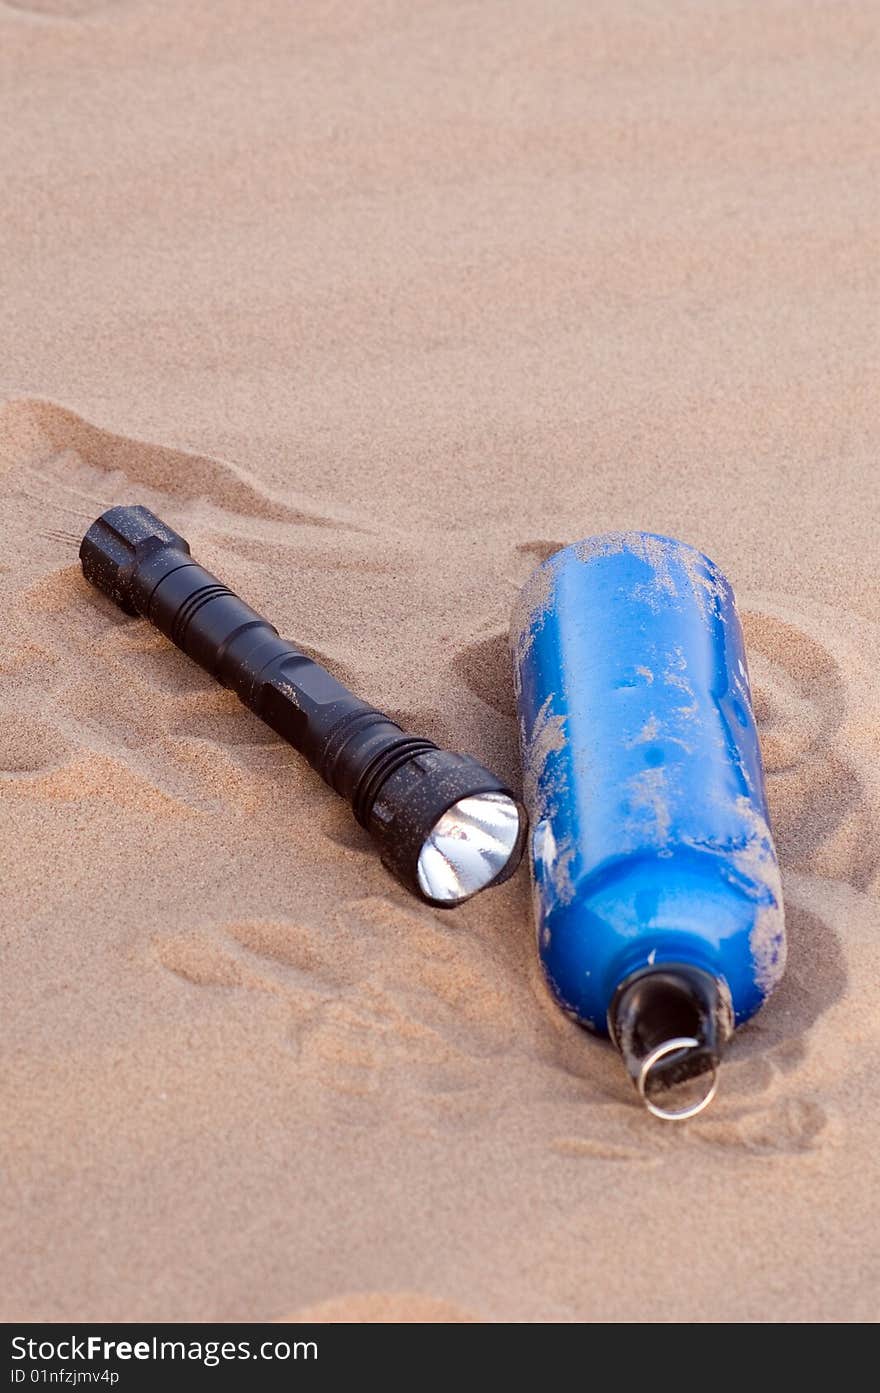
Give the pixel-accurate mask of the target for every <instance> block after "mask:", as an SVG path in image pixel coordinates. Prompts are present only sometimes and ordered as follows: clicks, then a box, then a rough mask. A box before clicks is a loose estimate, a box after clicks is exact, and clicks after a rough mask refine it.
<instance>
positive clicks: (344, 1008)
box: [152, 896, 516, 1127]
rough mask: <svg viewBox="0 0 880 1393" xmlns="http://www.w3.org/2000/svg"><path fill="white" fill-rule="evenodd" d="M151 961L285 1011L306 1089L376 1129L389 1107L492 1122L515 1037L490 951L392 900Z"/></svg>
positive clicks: (162, 940)
mask: <svg viewBox="0 0 880 1393" xmlns="http://www.w3.org/2000/svg"><path fill="white" fill-rule="evenodd" d="M152 952H153V954H154V956H155V958H156V960H157V961H158V962H159V963H160V964H161V965H162V967H164V968H165V969H167V970H168V971H169V972H171V973H173V974H174V975H175V976H176V977H178V978H180V979H181V981H182V982H183V983H185V984H186V985H187V986H188V987H196V988H199V989H224V990H227V989H230V988H232V989H241V990H247V991H254V992H262V993H266V994H267V995H269V996H270V997H272V998H274V999H275V1000H276V1001H281V1002H282V1003H283V1004H284V1005H285V1008H286V1010H287V1022H288V1024H287V1038H288V1041H289V1043H290V1045H291V1046H292V1048H293V1051H294V1054H295V1056H296V1061H297V1071H298V1074H299V1075H300V1077H302V1078H303V1079H305V1080H306V1081H308V1080H311V1081H312V1083H313V1084H314V1085H315V1086H316V1089H317V1090H318V1091H319V1092H320V1093H323V1094H337V1095H340V1096H342V1097H343V1099H347V1100H348V1101H352V1100H354V1101H359V1102H360V1103H361V1104H362V1105H366V1106H362V1107H361V1109H360V1111H359V1114H358V1116H359V1118H360V1119H361V1120H364V1121H367V1122H369V1121H370V1120H371V1119H372V1120H375V1121H377V1122H378V1121H379V1120H380V1119H381V1116H382V1113H383V1109H385V1108H387V1106H388V1099H389V1098H390V1097H397V1098H398V1099H401V1098H402V1099H403V1100H404V1101H406V1103H407V1106H408V1107H410V1108H411V1107H412V1106H413V1105H416V1106H423V1107H425V1108H427V1109H428V1110H429V1111H430V1112H431V1113H432V1115H434V1116H440V1117H441V1118H443V1119H444V1120H445V1121H446V1122H447V1123H448V1124H449V1125H450V1126H451V1127H460V1126H470V1125H472V1124H474V1123H477V1122H479V1120H480V1119H481V1118H483V1119H484V1118H485V1115H486V1108H487V1103H486V1099H485V1096H484V1092H485V1090H484V1088H483V1087H482V1086H481V1084H482V1082H483V1081H484V1079H485V1073H484V1070H485V1063H484V1061H485V1060H486V1058H487V1057H491V1056H496V1055H498V1054H504V1053H506V1052H507V1051H508V1050H509V1049H510V1048H511V1047H512V1046H513V1045H514V1043H515V1039H516V1028H515V1020H514V1013H512V1012H511V1009H510V1003H509V1001H508V997H507V995H506V993H505V991H504V987H503V985H499V986H497V987H496V986H495V985H493V983H494V978H493V972H492V968H493V964H492V962H491V959H490V956H489V954H488V952H487V949H486V948H485V947H484V946H483V945H482V944H480V943H479V942H478V941H474V940H473V939H470V938H467V937H465V936H463V935H461V934H460V933H459V932H457V931H456V927H455V925H453V924H451V923H447V924H442V923H440V922H439V920H438V917H437V916H436V915H435V914H434V913H433V912H432V911H430V910H426V911H424V912H419V911H418V910H414V911H410V909H409V908H408V907H407V908H403V907H401V906H399V905H398V904H397V903H396V902H395V901H394V900H391V899H386V898H385V897H383V896H366V897H364V898H362V899H358V900H353V901H349V902H348V903H347V904H345V905H343V906H342V907H341V909H340V911H339V913H338V914H337V915H336V916H335V920H333V921H331V922H329V923H326V924H322V925H321V926H320V927H317V926H315V927H313V926H309V925H303V924H297V923H293V922H291V921H284V920H277V921H276V920H272V921H246V922H242V923H234V924H224V925H222V926H211V927H207V926H205V927H201V926H199V927H194V928H193V929H191V930H188V931H185V932H176V933H170V934H169V933H166V934H161V935H159V936H158V937H157V938H155V939H154V940H153V944H152ZM349 1111H350V1110H349Z"/></svg>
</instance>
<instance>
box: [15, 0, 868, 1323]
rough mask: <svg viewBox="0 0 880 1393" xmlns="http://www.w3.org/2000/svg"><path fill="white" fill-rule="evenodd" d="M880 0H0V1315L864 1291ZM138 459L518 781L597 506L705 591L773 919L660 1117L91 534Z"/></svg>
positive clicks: (693, 1311) (240, 551) (477, 921)
mask: <svg viewBox="0 0 880 1393" xmlns="http://www.w3.org/2000/svg"><path fill="white" fill-rule="evenodd" d="M878 29H880V22H878V11H877V8H876V6H874V5H873V4H870V3H866V4H862V3H843V2H841V0H825V3H815V4H810V5H804V4H803V3H801V0H748V2H745V0H720V3H717V4H712V5H706V4H703V3H699V2H698V0H675V2H674V3H670V2H669V0H644V3H636V0H632V3H621V2H620V0H599V2H598V3H595V4H589V5H586V4H584V3H583V0H552V3H549V4H537V3H527V2H526V0H480V3H476V2H475V0H474V2H473V3H461V2H460V3H453V0H431V2H430V3H429V2H428V0H367V3H361V4H354V5H337V4H329V3H326V0H325V2H324V3H318V0H300V3H297V4H296V5H291V4H290V3H289V0H258V3H250V0H188V3H187V4H185V5H180V4H174V3H172V0H117V3H103V4H102V3H97V0H93V2H92V3H89V0H14V3H13V2H12V0H8V3H3V4H0V76H2V81H0V104H2V113H0V115H2V119H0V167H2V169H3V174H4V198H3V206H2V212H0V282H2V285H0V315H2V323H3V333H2V347H0V518H2V528H0V572H2V574H0V593H2V616H3V638H2V641H0V666H2V687H0V812H2V819H3V827H2V841H0V845H2V867H0V874H2V966H0V1048H2V1061H3V1065H2V1070H0V1088H2V1118H3V1129H4V1134H5V1141H4V1147H3V1172H4V1178H3V1201H2V1206H3V1232H2V1235H0V1248H2V1251H3V1254H4V1262H3V1267H4V1271H5V1274H6V1277H7V1278H9V1279H11V1280H8V1281H7V1282H5V1283H4V1286H5V1291H4V1295H3V1300H2V1311H0V1314H2V1316H3V1317H4V1318H6V1319H7V1320H13V1319H14V1320H21V1319H26V1318H30V1319H41V1318H45V1319H65V1320H87V1319H88V1320H91V1319H97V1318H104V1319H109V1320H123V1319H132V1320H138V1319H149V1318H163V1319H194V1320H201V1319H221V1320H228V1319H245V1320H246V1319H273V1320H284V1319H289V1318H291V1317H296V1316H298V1315H302V1314H304V1313H305V1314H307V1315H310V1316H314V1317H316V1318H323V1319H329V1320H337V1319H340V1318H342V1319H344V1318H346V1317H350V1318H352V1319H358V1320H364V1319H366V1320H373V1319H380V1320H381V1319H393V1320H400V1319H420V1318H429V1319H434V1320H441V1321H443V1320H459V1319H471V1320H473V1319H476V1320H511V1319H513V1320H608V1319H626V1320H632V1319H650V1320H668V1319H684V1320H708V1319H725V1320H789V1321H790V1320H808V1319H809V1320H841V1319H870V1318H874V1317H876V1316H877V1314H878V1300H877V1279H878V1267H880V1261H878V1253H880V1243H878V1217H877V1209H876V1204H875V1203H874V1196H875V1195H876V1191H877V1183H878V1179H880V1177H878V1162H877V1157H878V1153H880V1125H878V1115H880V1111H878V1103H880V1081H878V1076H880V1071H878V1048H880V1015H878V1006H877V1002H878V993H880V904H878V892H880V869H878V868H880V838H878V828H880V772H878V771H880V761H878V752H880V680H878V662H877V654H878V651H880V590H878V586H877V569H876V568H877V538H878V523H880V483H878V472H877V470H878V466H877V439H878V424H880V407H878V396H877V391H876V368H877V348H878V339H880V315H878V306H880V295H878V280H877V261H876V232H877V226H878V193H877V190H878V181H877V177H876V176H877V171H876V164H875V163H873V164H872V156H873V152H874V150H875V147H876V138H877V131H878V103H877V55H876V43H877V38H878ZM135 501H140V502H143V503H145V504H147V505H148V506H149V507H151V508H153V509H154V510H155V511H157V512H158V513H159V514H160V515H161V516H163V517H165V518H166V519H167V520H168V521H169V522H170V523H172V524H173V525H174V526H175V527H176V528H178V529H179V530H180V531H181V532H183V534H184V535H185V536H187V537H188V538H189V539H190V541H191V543H192V545H193V548H194V550H196V551H197V554H198V555H199V556H200V558H202V559H203V560H204V561H205V563H206V564H207V565H209V566H211V567H212V568H213V569H215V570H217V571H218V572H219V573H220V574H221V576H222V577H223V579H224V580H226V581H227V583H229V584H230V585H233V586H234V587H235V588H236V589H238V590H239V591H240V592H241V593H242V594H243V595H244V596H245V598H247V599H248V600H249V601H250V602H251V603H253V604H254V605H256V606H259V607H261V608H263V609H264V610H265V611H266V612H267V613H268V614H269V615H270V616H271V617H272V618H273V619H274V621H275V622H276V623H277V624H278V626H279V627H280V628H281V630H282V632H286V633H287V634H288V635H290V636H291V637H296V638H298V639H299V640H301V641H302V643H303V644H305V645H306V646H308V648H309V650H310V651H311V652H313V653H315V654H317V655H320V657H321V658H322V659H323V660H324V661H325V662H326V663H327V664H328V665H330V666H331V667H332V668H333V670H334V671H335V672H337V673H338V674H339V675H340V676H341V677H342V678H343V679H344V680H347V681H349V682H351V683H354V684H355V685H356V686H357V688H358V689H359V690H360V691H361V692H363V693H364V694H365V695H367V696H368V697H370V698H371V699H372V700H374V701H375V702H377V703H378V704H380V705H384V706H385V707H387V708H388V709H389V710H390V711H391V712H392V713H395V715H396V716H397V717H398V718H399V719H400V720H402V721H405V722H407V723H408V724H410V725H411V726H412V727H413V728H414V729H416V730H418V731H420V732H424V733H426V734H427V735H429V736H431V737H433V738H434V739H436V740H438V741H440V742H442V743H446V744H449V745H452V746H457V747H459V748H463V749H466V750H470V751H472V752H474V753H475V754H477V755H478V756H480V757H482V758H483V759H484V760H485V761H487V762H488V763H490V764H492V765H494V766H495V767H496V768H497V769H498V770H499V772H500V773H502V774H504V775H506V776H508V777H510V778H512V779H515V780H519V778H520V772H519V759H518V754H517V750H516V745H515V726H514V720H513V714H512V702H511V674H510V664H509V658H508V655H507V649H506V638H505V636H506V630H507V625H508V620H509V615H510V611H511V608H512V605H513V602H514V599H515V596H516V593H517V590H518V587H519V586H520V585H521V584H522V582H523V581H524V580H525V578H526V576H527V575H528V574H529V572H530V571H531V569H532V568H533V567H534V566H535V565H536V564H537V563H538V562H539V561H540V560H542V559H543V558H544V557H546V556H547V555H549V554H550V553H551V552H552V551H553V550H555V549H556V548H558V547H559V546H561V545H563V544H567V543H569V542H571V541H574V540H577V539H578V538H580V537H583V536H585V535H587V534H590V533H597V532H601V531H606V530H611V529H628V528H642V529H649V530H652V531H656V532H660V533H667V534H672V535H675V536H680V537H683V538H685V539H686V540H688V541H689V542H691V543H693V544H694V545H695V546H698V547H699V548H700V549H701V550H703V551H706V552H707V553H708V554H709V555H710V556H712V557H713V558H714V559H715V561H717V563H718V564H719V565H720V566H721V567H722V568H723V570H724V571H725V572H726V574H728V575H729V576H730V578H731V580H732V581H733V583H734V585H735V587H736V590H737V593H738V597H739V602H740V606H741V610H742V613H743V618H744V626H745V631H746V637H747V641H748V647H749V657H750V663H751V668H752V676H753V683H754V687H755V695H756V703H757V710H758V715H759V718H760V725H761V734H762V740H763V747H764V753H765V757H766V764H767V770H768V779H769V794H770V802H771V808H772V814H773V818H774V823H775V829H776V834H777V839H778V845H779V851H780V856H781V860H782V866H783V873H784V887H785V895H786V902H787V910H788V930H789V939H790V966H789V969H788V972H787V975H786V978H785V981H784V984H783V985H782V987H781V988H780V990H779V992H778V994H777V995H776V996H775V998H774V999H773V1000H772V1002H771V1003H770V1004H769V1005H768V1006H767V1008H766V1009H765V1010H764V1011H763V1013H762V1014H761V1015H760V1017H759V1018H758V1019H757V1020H755V1021H754V1023H752V1024H750V1025H748V1026H747V1027H746V1028H744V1029H743V1030H742V1031H741V1032H740V1033H739V1035H738V1036H737V1039H736V1041H735V1043H734V1045H733V1048H732V1049H731V1052H730V1058H729V1062H728V1064H727V1067H726V1068H725V1070H724V1076H723V1081H722V1087H721V1091H720V1094H719V1097H718V1099H717V1100H716V1102H715V1103H714V1104H713V1106H712V1108H711V1109H710V1111H708V1112H707V1113H705V1114H704V1115H703V1116H702V1117H700V1118H699V1119H697V1120H696V1121H694V1122H693V1123H692V1124H688V1125H687V1126H684V1127H679V1128H676V1127H671V1126H668V1125H666V1126H665V1125H663V1124H661V1123H657V1122H655V1121H653V1120H652V1119H650V1118H649V1117H648V1116H647V1115H645V1114H643V1113H642V1112H641V1111H640V1109H639V1108H638V1106H637V1104H636V1102H635V1100H634V1097H633V1095H632V1093H631V1089H630V1086H629V1084H628V1081H627V1079H626V1077H625V1075H624V1071H623V1069H622V1066H621V1064H620V1061H619V1060H618V1059H617V1058H616V1057H615V1055H614V1053H613V1051H612V1050H611V1048H610V1047H608V1046H606V1045H603V1044H601V1043H600V1042H597V1041H595V1040H593V1039H590V1038H588V1037H587V1036H586V1035H585V1034H584V1033H582V1032H581V1031H579V1030H578V1028H577V1027H576V1026H574V1025H573V1024H572V1023H571V1022H569V1021H568V1020H566V1019H565V1018H564V1017H563V1016H562V1015H561V1014H560V1013H559V1012H558V1011H557V1010H556V1009H555V1007H554V1006H553V1005H552V1003H551V1002H550V1000H549V999H548V996H547V994H546V991H545V989H544V987H543V985H542V982H541V978H540V975H539V971H538V966H537V960H536V954H535V949H534V942H533V926H532V922H531V918H530V905H529V889H528V878H527V875H526V874H525V870H523V871H521V872H520V873H519V874H518V875H517V877H516V878H515V879H514V880H513V881H512V882H510V883H509V884H508V885H506V886H505V887H503V888H501V889H499V890H497V891H494V892H492V893H490V894H486V895H484V896H482V897H479V898H478V899H477V900H476V901H474V902H472V903H470V904H468V905H467V906H466V907H464V908H463V909H461V910H459V911H457V912H455V913H451V914H443V913H440V912H434V911H432V910H430V909H428V908H424V907H422V906H420V905H419V904H418V903H417V902H416V901H415V900H413V899H412V898H409V897H408V896H407V895H406V893H405V892H404V891H403V890H402V889H401V888H399V887H398V886H397V884H396V883H395V882H393V881H392V880H391V879H390V878H389V877H388V876H387V875H386V873H385V872H384V871H383V870H382V868H381V866H380V865H379V864H378V862H377V860H376V858H375V856H374V855H373V852H372V848H371V845H370V843H369V842H368V840H367V839H366V836H365V834H363V833H362V832H361V831H360V830H359V829H358V828H357V827H356V826H355V825H354V824H353V823H352V821H351V818H350V816H349V814H348V812H347V811H346V808H345V807H344V806H343V805H342V804H341V803H340V802H339V801H338V800H336V799H335V798H334V797H333V796H332V795H331V794H330V793H329V792H328V791H327V790H325V788H324V786H323V785H322V784H321V783H320V782H319V780H318V779H317V778H316V777H315V776H314V775H313V774H312V773H311V772H310V771H309V770H308V769H307V768H305V767H304V766H303V764H302V763H301V762H299V761H298V759H297V758H296V756H295V755H294V754H293V753H292V752H291V751H289V750H288V749H286V748H285V747H283V746H282V745H281V744H280V743H279V742H277V741H276V740H275V739H273V737H272V736H271V734H270V732H268V731H267V730H266V729H265V728H264V727H262V726H261V725H260V723H259V722H258V721H257V720H256V719H255V718H253V717H252V716H251V715H250V714H248V713H247V712H246V711H245V710H244V709H243V708H241V707H240V706H238V705H237V703H236V701H235V700H234V698H232V697H231V696H230V695H229V694H227V693H224V692H223V691H221V690H220V689H219V688H217V687H215V686H214V685H212V683H211V682H210V680H209V679H208V678H207V677H206V676H205V675H204V674H202V673H201V672H200V671H199V670H198V669H197V668H196V667H194V666H193V665H192V664H191V663H189V662H188V660H186V659H185V658H184V657H183V656H182V655H181V654H179V653H178V652H177V651H176V650H174V649H173V648H172V647H171V646H170V645H169V644H167V643H166V642H165V641H164V640H163V639H162V638H161V637H160V636H159V635H158V634H157V633H155V632H154V631H152V630H151V629H150V628H149V627H148V626H147V625H146V624H145V623H143V622H141V621H137V620H129V619H125V618H124V616H123V615H121V613H119V612H118V611H116V610H114V608H113V607H112V605H111V604H110V603H109V602H107V601H106V600H105V599H103V598H102V597H100V596H98V595H97V594H96V593H95V592H94V591H92V590H91V589H90V587H88V586H87V585H86V584H85V582H84V581H83V579H82V577H81V574H80V571H79V566H78V562H77V556H76V544H77V542H78V539H79V537H80V535H81V533H82V531H83V530H84V529H85V528H86V527H87V526H88V524H89V522H90V521H91V520H92V518H93V517H94V516H96V515H97V514H98V513H99V512H101V511H102V510H103V509H104V508H106V507H108V506H109V505H111V504H114V503H122V502H135Z"/></svg>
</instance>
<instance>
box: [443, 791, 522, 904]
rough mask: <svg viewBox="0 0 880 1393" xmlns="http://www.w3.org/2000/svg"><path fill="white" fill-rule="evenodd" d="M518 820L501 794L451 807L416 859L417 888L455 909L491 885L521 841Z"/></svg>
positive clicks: (479, 795)
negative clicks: (417, 863)
mask: <svg viewBox="0 0 880 1393" xmlns="http://www.w3.org/2000/svg"><path fill="white" fill-rule="evenodd" d="M521 830H522V815H521V812H520V809H519V807H518V806H517V804H516V803H515V802H514V800H513V799H512V798H509V797H508V796H507V794H505V793H476V794H472V795H471V796H470V797H468V798H461V799H459V801H458V802H457V803H453V805H452V807H451V808H448V809H447V811H446V812H445V813H444V814H443V816H442V817H441V818H440V819H439V821H437V822H436V823H435V824H434V827H433V829H432V831H431V834H430V836H429V837H428V838H427V840H426V841H425V843H424V845H423V847H422V850H421V854H420V856H419V866H418V876H419V888H420V889H421V891H422V894H423V895H425V897H426V898H427V899H429V900H439V901H440V902H441V903H443V904H455V903H457V902H458V901H459V900H466V899H468V898H469V896H471V895H475V894H476V893H477V891H478V890H483V889H484V888H485V887H486V886H487V885H491V884H492V882H493V881H494V880H497V879H498V877H499V876H500V875H501V872H502V871H503V870H504V867H505V866H506V865H507V863H508V861H509V860H510V858H511V856H512V855H513V854H514V852H515V850H516V849H517V846H518V844H519V842H520V841H521Z"/></svg>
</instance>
